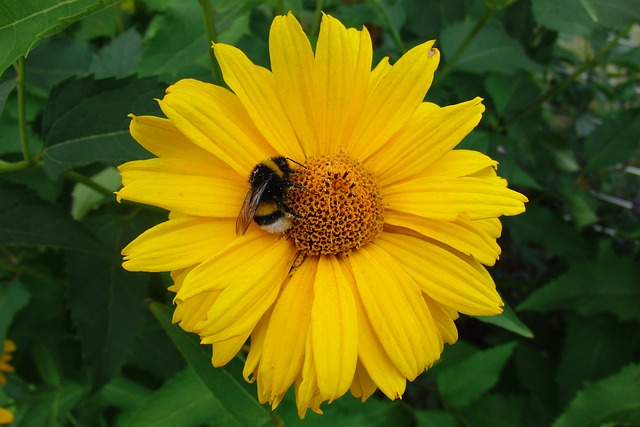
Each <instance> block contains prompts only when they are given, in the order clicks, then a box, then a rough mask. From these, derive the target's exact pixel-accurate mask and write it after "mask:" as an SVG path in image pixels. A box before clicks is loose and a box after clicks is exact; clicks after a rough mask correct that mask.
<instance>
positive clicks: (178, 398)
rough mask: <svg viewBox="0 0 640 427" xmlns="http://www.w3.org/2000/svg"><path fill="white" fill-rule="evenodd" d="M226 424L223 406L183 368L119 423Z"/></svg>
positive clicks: (146, 426) (133, 426) (156, 426)
mask: <svg viewBox="0 0 640 427" xmlns="http://www.w3.org/2000/svg"><path fill="white" fill-rule="evenodd" d="M213 419H215V420H216V424H218V425H229V421H230V420H228V419H226V417H225V413H224V408H223V407H222V405H220V402H218V401H217V400H216V399H214V397H213V396H212V395H211V393H210V392H209V389H208V388H207V387H206V386H205V385H204V384H203V383H202V382H201V381H200V379H199V378H198V376H197V375H196V374H195V373H194V372H193V370H192V369H191V368H189V367H187V368H186V369H185V370H184V371H182V372H180V373H179V374H177V375H176V376H175V377H173V378H172V379H170V380H168V381H167V382H165V383H164V384H163V386H162V387H161V388H160V389H158V390H157V391H155V392H154V393H153V394H151V395H150V396H149V397H148V398H147V399H146V401H145V402H143V403H142V405H141V406H140V407H139V408H137V409H136V410H135V411H132V412H128V413H125V414H124V415H123V416H122V417H121V418H120V419H119V420H118V423H117V425H118V426H123V427H124V426H126V427H164V426H166V427H181V426H182V427H191V426H197V425H205V424H206V423H207V421H209V420H213Z"/></svg>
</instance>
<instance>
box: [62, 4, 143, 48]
mask: <svg viewBox="0 0 640 427" xmlns="http://www.w3.org/2000/svg"><path fill="white" fill-rule="evenodd" d="M146 3H148V1H145V4H146ZM122 14H123V8H122V4H118V5H117V6H115V7H107V8H105V9H102V10H99V11H97V12H96V13H94V14H92V15H89V16H86V17H84V18H83V19H81V20H80V21H79V22H78V24H77V29H76V28H74V30H75V31H74V33H73V35H74V37H75V38H76V39H78V40H84V41H89V40H93V39H96V38H98V37H114V36H115V35H116V34H117V33H118V30H119V28H120V24H121V22H120V21H121V19H122ZM119 15H120V16H119Z"/></svg>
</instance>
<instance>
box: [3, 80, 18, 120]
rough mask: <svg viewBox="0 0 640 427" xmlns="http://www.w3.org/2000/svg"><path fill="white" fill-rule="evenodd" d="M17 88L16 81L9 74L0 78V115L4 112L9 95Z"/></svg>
mask: <svg viewBox="0 0 640 427" xmlns="http://www.w3.org/2000/svg"><path fill="white" fill-rule="evenodd" d="M15 86H16V79H15V77H13V76H10V75H9V74H8V73H7V74H4V75H2V76H0V114H2V111H3V110H4V104H5V103H6V102H7V98H8V97H9V94H10V93H11V91H12V90H13V88H14V87H15Z"/></svg>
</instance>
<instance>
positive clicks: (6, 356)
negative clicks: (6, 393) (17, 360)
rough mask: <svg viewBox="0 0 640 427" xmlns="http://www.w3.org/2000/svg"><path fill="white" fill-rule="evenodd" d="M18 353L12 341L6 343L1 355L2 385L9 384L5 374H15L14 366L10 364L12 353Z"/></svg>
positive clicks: (0, 376) (0, 371)
mask: <svg viewBox="0 0 640 427" xmlns="http://www.w3.org/2000/svg"><path fill="white" fill-rule="evenodd" d="M14 351H16V344H15V343H14V342H13V341H11V340H5V341H4V349H3V351H2V354H0V385H5V384H6V383H7V377H6V375H5V373H11V372H14V370H15V369H14V368H13V366H11V365H10V364H9V362H10V361H11V357H12V356H11V353H13V352H14Z"/></svg>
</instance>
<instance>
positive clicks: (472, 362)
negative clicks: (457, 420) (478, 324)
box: [437, 343, 516, 408]
mask: <svg viewBox="0 0 640 427" xmlns="http://www.w3.org/2000/svg"><path fill="white" fill-rule="evenodd" d="M515 346H516V343H508V344H503V345H500V346H497V347H494V348H491V349H489V350H484V351H478V352H476V353H475V354H473V355H472V356H470V357H468V358H467V359H465V360H463V361H462V362H460V363H459V364H457V365H455V366H453V367H449V368H448V369H446V370H443V371H442V372H441V373H440V374H439V375H438V377H437V381H438V388H439V390H440V394H441V396H442V398H443V400H444V401H446V402H447V404H449V405H451V406H453V407H456V408H462V407H464V406H466V405H468V404H469V403H471V402H473V401H474V400H476V399H478V398H479V397H480V396H482V395H483V394H484V393H486V392H487V391H489V390H490V389H491V388H492V387H493V386H494V385H496V383H497V382H498V379H499V376H500V371H502V368H503V367H504V365H505V364H506V363H507V361H508V360H509V358H510V357H511V353H513V349H514V348H515Z"/></svg>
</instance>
